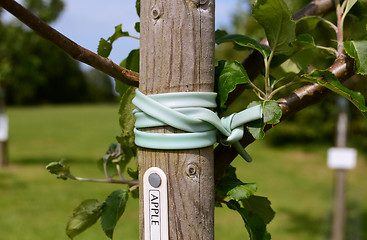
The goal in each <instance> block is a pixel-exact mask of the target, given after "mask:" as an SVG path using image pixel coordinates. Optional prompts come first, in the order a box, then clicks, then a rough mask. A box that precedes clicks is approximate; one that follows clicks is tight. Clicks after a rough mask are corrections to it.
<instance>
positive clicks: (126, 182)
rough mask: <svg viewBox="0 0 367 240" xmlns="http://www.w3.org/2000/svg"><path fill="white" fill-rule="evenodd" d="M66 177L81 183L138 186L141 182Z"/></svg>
mask: <svg viewBox="0 0 367 240" xmlns="http://www.w3.org/2000/svg"><path fill="white" fill-rule="evenodd" d="M64 177H67V178H69V179H72V180H76V181H80V182H98V183H117V184H129V185H138V184H139V181H135V180H127V179H124V180H116V179H113V178H109V179H96V178H82V177H76V176H73V175H64Z"/></svg>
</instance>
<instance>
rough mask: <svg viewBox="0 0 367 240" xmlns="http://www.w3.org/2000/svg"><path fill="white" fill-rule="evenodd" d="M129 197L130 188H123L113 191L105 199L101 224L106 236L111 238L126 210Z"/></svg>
mask: <svg viewBox="0 0 367 240" xmlns="http://www.w3.org/2000/svg"><path fill="white" fill-rule="evenodd" d="M128 198H129V195H128V190H125V189H121V190H116V191H114V192H112V193H111V194H110V195H109V196H108V197H107V199H106V201H105V204H104V206H103V212H102V215H101V225H102V229H103V231H104V232H105V234H106V236H107V237H109V238H111V239H112V237H113V232H114V229H115V226H116V224H117V221H118V220H119V219H120V217H121V216H122V214H123V213H124V211H125V207H126V203H127V200H128Z"/></svg>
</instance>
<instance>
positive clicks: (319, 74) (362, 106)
mask: <svg viewBox="0 0 367 240" xmlns="http://www.w3.org/2000/svg"><path fill="white" fill-rule="evenodd" d="M303 77H304V78H303V79H304V80H305V81H308V82H312V83H317V84H320V85H322V86H324V87H326V88H328V89H330V90H331V91H333V92H335V93H337V94H339V95H341V96H343V97H345V98H347V99H348V100H349V101H351V102H352V103H353V104H354V105H355V106H356V107H357V108H358V109H359V110H360V111H361V112H362V114H363V115H364V116H365V117H367V106H366V102H365V99H364V97H363V95H362V94H361V93H359V92H355V91H352V90H350V89H348V88H346V87H344V86H343V85H342V84H341V83H340V82H339V80H338V78H337V77H336V76H335V75H334V74H333V73H332V72H330V71H327V70H314V71H312V72H311V73H310V74H308V75H304V76H303Z"/></svg>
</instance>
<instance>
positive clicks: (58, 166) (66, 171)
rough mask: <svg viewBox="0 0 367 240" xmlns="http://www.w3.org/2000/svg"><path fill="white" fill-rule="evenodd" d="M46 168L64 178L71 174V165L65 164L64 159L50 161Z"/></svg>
mask: <svg viewBox="0 0 367 240" xmlns="http://www.w3.org/2000/svg"><path fill="white" fill-rule="evenodd" d="M46 169H47V170H48V171H49V172H50V173H51V174H55V175H56V177H57V178H61V179H63V180H66V179H68V178H67V177H66V176H70V166H68V165H65V164H63V162H62V161H60V162H52V163H49V164H48V165H47V166H46Z"/></svg>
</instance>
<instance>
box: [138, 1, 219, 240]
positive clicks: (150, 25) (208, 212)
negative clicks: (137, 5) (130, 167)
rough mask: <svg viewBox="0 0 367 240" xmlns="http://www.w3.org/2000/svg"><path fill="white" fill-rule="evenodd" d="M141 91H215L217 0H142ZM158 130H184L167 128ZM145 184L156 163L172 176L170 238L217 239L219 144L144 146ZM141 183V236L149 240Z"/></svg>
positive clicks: (141, 162)
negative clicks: (216, 163)
mask: <svg viewBox="0 0 367 240" xmlns="http://www.w3.org/2000/svg"><path fill="white" fill-rule="evenodd" d="M140 36H141V40H140V42H141V43H140V44H141V48H140V49H141V50H140V51H141V52H140V86H139V87H140V91H141V92H142V93H144V94H158V93H168V92H211V91H213V88H214V0H191V1H189V0H146V1H141V35H140ZM149 131H153V132H165V133H169V132H171V133H172V132H178V131H177V130H175V129H172V128H169V127H165V128H159V129H150V130H149ZM138 154H139V174H140V183H141V184H142V182H143V179H142V176H143V174H144V172H145V171H146V170H147V169H148V168H150V167H153V166H154V167H158V168H160V169H162V170H163V171H164V172H165V174H166V175H167V180H168V215H169V239H214V176H213V175H214V169H213V166H214V165H213V148H212V147H207V148H202V149H193V150H181V151H178V150H175V151H163V150H152V149H143V148H140V150H139V153H138ZM143 213H144V206H143V186H142V185H140V239H144V228H145V227H148V226H144V220H143Z"/></svg>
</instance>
